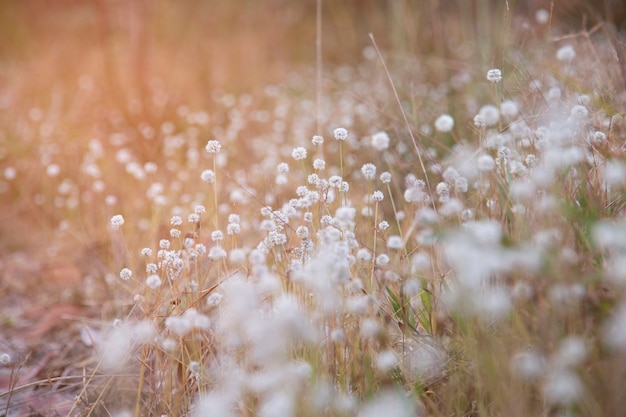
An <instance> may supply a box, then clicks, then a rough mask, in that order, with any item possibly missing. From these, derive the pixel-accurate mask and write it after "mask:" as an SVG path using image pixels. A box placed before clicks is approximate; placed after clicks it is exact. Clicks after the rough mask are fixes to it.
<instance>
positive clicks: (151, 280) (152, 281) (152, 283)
mask: <svg viewBox="0 0 626 417" xmlns="http://www.w3.org/2000/svg"><path fill="white" fill-rule="evenodd" d="M146 285H147V286H148V287H150V288H151V289H153V290H156V289H157V288H159V287H160V286H161V278H159V276H158V275H157V274H152V275H149V276H148V278H146Z"/></svg>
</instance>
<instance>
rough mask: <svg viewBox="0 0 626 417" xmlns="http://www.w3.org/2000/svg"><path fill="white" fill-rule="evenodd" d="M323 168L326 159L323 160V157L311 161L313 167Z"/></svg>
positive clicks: (316, 168)
mask: <svg viewBox="0 0 626 417" xmlns="http://www.w3.org/2000/svg"><path fill="white" fill-rule="evenodd" d="M324 168H326V161H324V160H323V159H316V160H315V161H313V169H315V170H322V169H324Z"/></svg>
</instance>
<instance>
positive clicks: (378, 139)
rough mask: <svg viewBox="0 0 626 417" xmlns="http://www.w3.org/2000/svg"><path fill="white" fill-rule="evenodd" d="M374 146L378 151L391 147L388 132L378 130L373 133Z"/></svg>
mask: <svg viewBox="0 0 626 417" xmlns="http://www.w3.org/2000/svg"><path fill="white" fill-rule="evenodd" d="M372 147H373V148H374V149H376V150H377V151H384V150H385V149H387V148H389V135H388V134H387V132H378V133H375V134H374V135H372Z"/></svg>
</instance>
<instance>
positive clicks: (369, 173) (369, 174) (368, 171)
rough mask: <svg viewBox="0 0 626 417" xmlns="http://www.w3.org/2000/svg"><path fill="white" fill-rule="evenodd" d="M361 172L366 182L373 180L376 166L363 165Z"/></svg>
mask: <svg viewBox="0 0 626 417" xmlns="http://www.w3.org/2000/svg"><path fill="white" fill-rule="evenodd" d="M361 172H362V173H363V176H364V177H365V179H366V180H373V179H374V178H375V177H376V165H374V164H365V165H363V166H362V167H361Z"/></svg>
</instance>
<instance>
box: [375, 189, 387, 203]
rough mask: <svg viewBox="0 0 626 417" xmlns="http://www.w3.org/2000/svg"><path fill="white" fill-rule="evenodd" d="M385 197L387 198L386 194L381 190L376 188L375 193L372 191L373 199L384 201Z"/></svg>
mask: <svg viewBox="0 0 626 417" xmlns="http://www.w3.org/2000/svg"><path fill="white" fill-rule="evenodd" d="M383 198H385V196H384V195H383V193H382V192H381V191H379V190H376V191H374V193H372V200H374V201H376V202H378V201H383Z"/></svg>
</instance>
